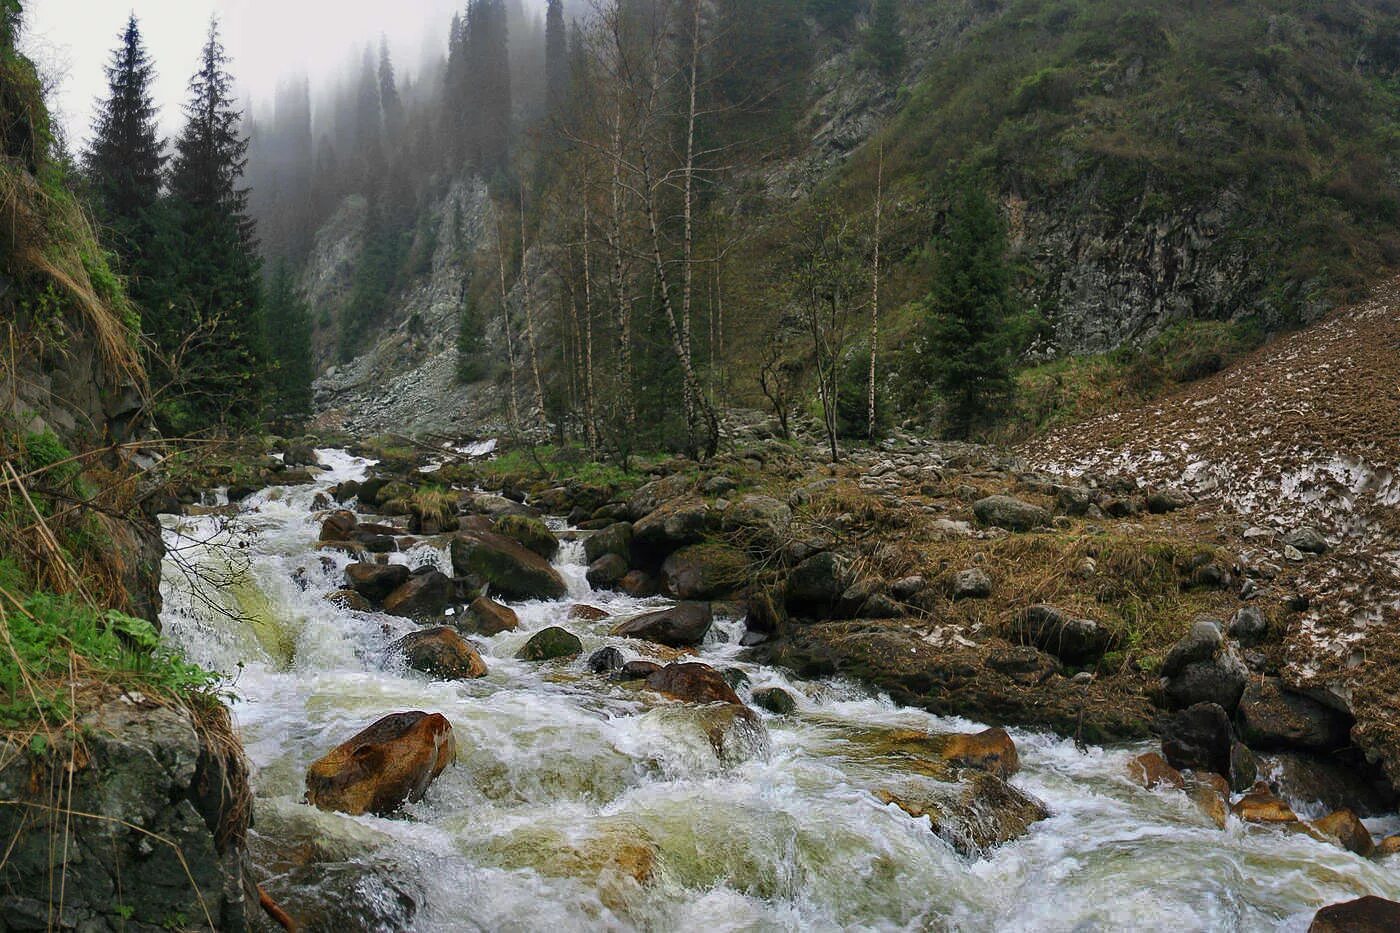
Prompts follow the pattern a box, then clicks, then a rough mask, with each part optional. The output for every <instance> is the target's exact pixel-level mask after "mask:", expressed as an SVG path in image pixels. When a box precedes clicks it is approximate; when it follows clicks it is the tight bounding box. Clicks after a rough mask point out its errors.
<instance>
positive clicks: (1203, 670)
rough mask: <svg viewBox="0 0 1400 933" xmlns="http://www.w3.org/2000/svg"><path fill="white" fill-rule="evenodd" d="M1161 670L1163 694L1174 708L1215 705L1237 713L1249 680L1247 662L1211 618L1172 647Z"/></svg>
mask: <svg viewBox="0 0 1400 933" xmlns="http://www.w3.org/2000/svg"><path fill="white" fill-rule="evenodd" d="M1161 670H1162V684H1163V693H1164V694H1165V696H1166V698H1167V701H1168V705H1169V706H1170V707H1171V708H1172V709H1185V708H1186V707H1188V706H1192V705H1194V704H1196V703H1215V704H1218V705H1219V706H1221V707H1222V708H1223V709H1225V711H1226V712H1233V711H1234V709H1235V707H1236V706H1237V705H1238V704H1239V701H1240V694H1242V693H1243V692H1244V687H1245V682H1246V681H1247V680H1248V679H1249V669H1248V668H1247V667H1246V666H1245V663H1244V661H1243V660H1241V659H1240V657H1239V655H1238V654H1236V653H1235V651H1234V648H1233V647H1232V646H1230V645H1229V644H1227V643H1226V642H1225V638H1224V636H1223V635H1221V633H1220V626H1219V625H1218V624H1217V623H1216V622H1215V621H1214V620H1211V619H1203V620H1201V621H1198V622H1197V623H1196V624H1195V625H1194V626H1192V628H1191V631H1190V632H1189V633H1188V634H1187V635H1186V636H1185V637H1183V638H1182V639H1181V640H1179V641H1178V642H1177V643H1176V644H1175V645H1173V646H1172V647H1171V650H1170V651H1168V652H1167V656H1166V659H1165V660H1164V661H1163V662H1162V669H1161Z"/></svg>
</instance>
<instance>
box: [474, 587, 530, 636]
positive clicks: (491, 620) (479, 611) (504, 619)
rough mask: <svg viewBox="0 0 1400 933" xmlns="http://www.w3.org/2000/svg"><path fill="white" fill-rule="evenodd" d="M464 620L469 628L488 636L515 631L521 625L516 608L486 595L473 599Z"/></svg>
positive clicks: (478, 633)
mask: <svg viewBox="0 0 1400 933" xmlns="http://www.w3.org/2000/svg"><path fill="white" fill-rule="evenodd" d="M462 621H463V623H464V627H465V628H467V629H468V630H470V631H472V632H474V633H476V634H477V635H485V636H487V637H488V638H489V637H490V636H492V635H499V634H500V633H501V632H513V631H515V630H516V629H517V628H518V627H519V626H520V617H519V616H517V615H516V614H515V610H514V609H511V608H510V607H509V606H502V605H501V604H500V603H498V602H496V601H494V600H492V599H488V598H487V597H485V596H478V597H477V598H476V599H474V600H472V604H471V605H470V606H468V607H467V611H466V613H465V614H464V616H463V619H462Z"/></svg>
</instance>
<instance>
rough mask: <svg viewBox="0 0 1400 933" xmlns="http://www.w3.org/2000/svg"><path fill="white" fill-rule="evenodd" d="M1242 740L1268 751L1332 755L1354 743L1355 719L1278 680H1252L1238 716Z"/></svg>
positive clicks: (1275, 678)
mask: <svg viewBox="0 0 1400 933" xmlns="http://www.w3.org/2000/svg"><path fill="white" fill-rule="evenodd" d="M1235 720H1236V722H1237V723H1238V724H1239V730H1240V737H1241V738H1242V739H1244V740H1245V742H1247V743H1249V745H1250V747H1251V748H1258V749H1262V750H1265V751H1272V750H1277V749H1287V748H1299V749H1304V750H1306V751H1312V752H1330V751H1335V750H1336V749H1339V748H1342V747H1344V746H1345V745H1346V744H1347V743H1348V742H1349V741H1350V739H1351V726H1352V718H1351V717H1350V716H1348V715H1347V714H1346V713H1343V712H1340V711H1338V710H1335V709H1333V708H1332V707H1330V706H1324V705H1323V704H1321V703H1319V702H1318V701H1317V700H1314V699H1312V698H1311V697H1307V696H1304V695H1303V694H1301V693H1294V692H1293V691H1292V690H1289V689H1288V688H1287V687H1285V686H1284V684H1283V681H1282V680H1280V679H1279V678H1277V677H1265V678H1263V679H1259V680H1251V681H1250V682H1249V683H1248V685H1247V686H1246V687H1245V688H1244V693H1243V694H1242V695H1241V697H1240V704H1239V709H1238V710H1237V711H1236V713H1235Z"/></svg>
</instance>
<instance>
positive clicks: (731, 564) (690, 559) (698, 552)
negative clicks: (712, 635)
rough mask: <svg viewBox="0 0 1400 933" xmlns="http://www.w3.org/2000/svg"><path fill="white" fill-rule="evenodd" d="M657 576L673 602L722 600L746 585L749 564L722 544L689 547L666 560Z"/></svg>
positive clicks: (741, 555) (735, 551) (736, 550)
mask: <svg viewBox="0 0 1400 933" xmlns="http://www.w3.org/2000/svg"><path fill="white" fill-rule="evenodd" d="M661 575H662V578H663V580H664V582H665V587H666V592H667V593H668V594H670V595H671V596H674V597H675V598H676V599H724V598H725V597H728V596H732V595H733V594H735V593H737V592H738V591H739V590H741V589H743V587H744V586H745V585H746V584H747V583H748V578H749V560H748V557H747V556H746V555H745V554H744V552H743V551H740V550H738V549H736V548H732V547H729V546H728V545H725V544H714V543H705V544H693V545H691V546H690V547H685V548H681V549H680V550H679V551H676V552H675V553H674V554H672V555H671V556H670V557H668V558H666V562H665V563H664V564H662V565H661Z"/></svg>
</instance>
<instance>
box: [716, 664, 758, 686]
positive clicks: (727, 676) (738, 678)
mask: <svg viewBox="0 0 1400 933" xmlns="http://www.w3.org/2000/svg"><path fill="white" fill-rule="evenodd" d="M719 676H721V677H723V678H724V682H725V683H727V684H729V686H731V687H733V688H734V689H735V690H742V689H744V688H746V687H748V686H749V684H750V683H752V681H751V680H749V675H748V674H747V673H746V672H745V671H744V669H743V668H740V667H726V668H725V669H724V670H722V671H720V672H719Z"/></svg>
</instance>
